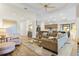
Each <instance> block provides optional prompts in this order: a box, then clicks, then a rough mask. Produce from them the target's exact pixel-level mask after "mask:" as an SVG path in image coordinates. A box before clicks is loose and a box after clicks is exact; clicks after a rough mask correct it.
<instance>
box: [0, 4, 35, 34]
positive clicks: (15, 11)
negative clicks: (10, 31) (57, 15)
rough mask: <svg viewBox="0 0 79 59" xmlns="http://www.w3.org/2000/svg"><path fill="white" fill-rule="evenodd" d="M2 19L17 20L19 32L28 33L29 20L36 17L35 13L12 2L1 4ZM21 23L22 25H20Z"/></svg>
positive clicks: (0, 17)
mask: <svg viewBox="0 0 79 59" xmlns="http://www.w3.org/2000/svg"><path fill="white" fill-rule="evenodd" d="M2 19H10V20H15V21H17V32H18V33H20V34H27V31H28V29H27V27H28V26H26V25H28V23H27V21H28V20H30V21H31V20H35V19H36V18H35V14H33V13H31V12H30V11H25V10H23V9H20V8H18V7H16V6H13V5H10V4H0V20H2ZM21 20H22V21H21ZM33 23H34V22H33ZM20 24H22V25H21V26H20ZM34 24H35V23H34ZM33 33H34V31H33Z"/></svg>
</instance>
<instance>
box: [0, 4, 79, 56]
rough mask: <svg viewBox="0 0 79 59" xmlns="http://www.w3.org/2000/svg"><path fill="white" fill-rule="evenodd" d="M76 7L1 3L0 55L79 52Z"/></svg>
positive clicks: (53, 54)
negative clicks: (78, 48)
mask: <svg viewBox="0 0 79 59" xmlns="http://www.w3.org/2000/svg"><path fill="white" fill-rule="evenodd" d="M76 6H78V5H77V4H70V3H69V4H68V3H64V4H62V3H61V4H58V3H36V4H32V3H18V4H17V3H14V4H11V3H10V4H7V3H4V4H0V19H1V21H0V25H1V27H0V29H1V30H0V36H1V39H0V41H1V44H0V45H1V47H0V49H1V51H0V52H1V53H0V55H3V56H62V55H64V56H69V55H74V56H75V55H77V44H76V43H77V41H76V32H77V29H76V25H78V23H77V17H76V12H77V11H76V9H77V8H76ZM50 7H51V8H50ZM2 46H3V47H2ZM5 47H6V48H5ZM7 47H8V49H7ZM67 51H68V52H67Z"/></svg>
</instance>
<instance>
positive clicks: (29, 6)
mask: <svg viewBox="0 0 79 59" xmlns="http://www.w3.org/2000/svg"><path fill="white" fill-rule="evenodd" d="M13 5H15V6H17V7H20V8H22V9H24V10H30V11H32V12H34V13H39V14H40V12H41V13H51V12H54V11H56V10H59V9H62V8H64V7H66V6H67V5H68V3H18V4H17V3H15V4H13Z"/></svg>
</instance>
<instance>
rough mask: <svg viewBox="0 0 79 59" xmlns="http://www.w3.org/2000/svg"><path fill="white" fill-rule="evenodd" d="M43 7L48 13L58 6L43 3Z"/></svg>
mask: <svg viewBox="0 0 79 59" xmlns="http://www.w3.org/2000/svg"><path fill="white" fill-rule="evenodd" d="M41 5H42V6H43V8H44V9H45V10H46V11H48V9H50V8H51V9H55V8H56V6H52V5H51V3H41Z"/></svg>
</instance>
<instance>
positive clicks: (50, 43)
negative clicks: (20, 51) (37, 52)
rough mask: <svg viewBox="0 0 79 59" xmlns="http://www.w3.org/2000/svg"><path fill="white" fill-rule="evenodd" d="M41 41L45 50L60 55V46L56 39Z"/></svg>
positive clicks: (43, 39)
mask: <svg viewBox="0 0 79 59" xmlns="http://www.w3.org/2000/svg"><path fill="white" fill-rule="evenodd" d="M40 41H41V44H40V45H41V46H42V47H43V48H45V49H48V50H49V51H52V52H54V53H56V54H57V53H58V44H57V40H56V39H55V38H53V39H46V38H42V39H41V40H40Z"/></svg>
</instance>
